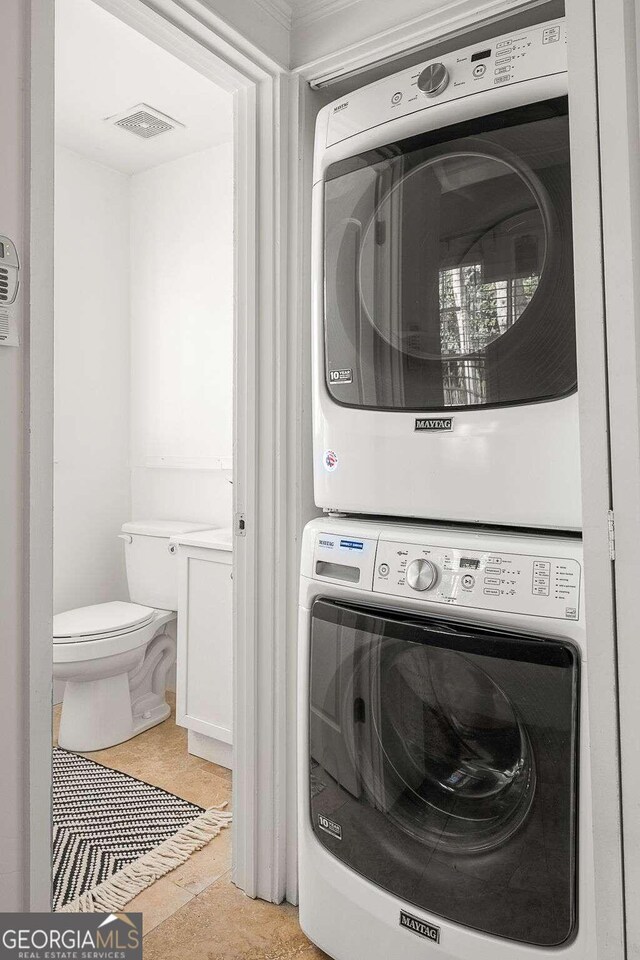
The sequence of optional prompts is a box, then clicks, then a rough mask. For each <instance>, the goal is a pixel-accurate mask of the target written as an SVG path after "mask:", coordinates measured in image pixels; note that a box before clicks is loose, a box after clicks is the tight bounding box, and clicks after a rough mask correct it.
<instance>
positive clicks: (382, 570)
mask: <svg viewBox="0 0 640 960" xmlns="http://www.w3.org/2000/svg"><path fill="white" fill-rule="evenodd" d="M378 573H379V574H380V576H381V577H388V576H389V564H388V563H381V564H380V566H379V567H378Z"/></svg>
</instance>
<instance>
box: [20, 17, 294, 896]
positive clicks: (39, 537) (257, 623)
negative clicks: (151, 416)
mask: <svg viewBox="0 0 640 960" xmlns="http://www.w3.org/2000/svg"><path fill="white" fill-rule="evenodd" d="M87 2H89V0H87ZM93 2H97V3H98V4H99V5H100V6H101V7H103V8H104V9H106V10H108V11H109V12H111V13H113V14H114V15H115V16H117V17H118V18H119V19H121V20H122V21H124V22H125V23H127V24H129V25H130V26H132V27H133V28H134V29H136V30H137V31H139V32H140V33H142V34H144V35H145V36H147V37H148V38H149V39H151V40H153V41H154V42H156V43H157V44H158V45H160V46H162V47H164V48H165V49H166V50H168V51H169V52H171V53H172V54H174V55H175V56H177V57H179V58H180V59H181V60H183V61H184V62H185V63H187V64H189V65H190V66H191V67H193V68H194V69H196V70H198V71H199V72H200V73H202V74H203V75H204V76H206V77H208V78H209V79H211V80H213V81H214V82H216V83H217V84H218V85H220V86H222V87H224V88H225V89H227V90H229V91H232V92H233V96H234V107H235V110H234V115H235V117H234V181H235V190H236V203H235V211H234V234H235V244H236V256H235V278H234V279H235V327H234V341H235V345H234V518H235V519H234V532H235V533H236V534H238V533H239V528H240V524H239V523H238V519H239V518H240V517H242V518H243V520H244V524H243V530H242V534H241V535H236V536H235V537H234V569H235V576H234V598H233V602H234V637H233V647H234V721H233V723H234V764H235V771H234V778H233V804H234V825H233V874H232V875H233V881H234V883H236V884H237V886H239V887H240V888H241V889H242V890H244V891H245V893H247V894H248V895H249V896H251V897H261V898H262V899H265V900H271V901H273V902H280V901H281V900H282V899H283V898H284V896H285V883H286V878H285V869H286V859H287V858H286V854H287V851H286V831H285V829H284V827H285V824H286V800H287V793H286V789H285V785H286V776H287V770H286V743H287V723H286V719H287V718H286V686H287V675H286V669H287V653H286V647H285V643H284V639H283V638H284V637H285V636H286V626H287V609H286V603H285V602H284V599H283V598H285V596H286V595H287V587H288V583H287V581H288V580H289V581H290V572H291V569H292V567H293V566H294V565H295V558H296V556H297V553H296V544H295V540H296V513H295V510H296V507H295V499H296V498H295V494H294V493H293V490H294V489H295V479H296V476H297V470H296V449H297V445H296V438H295V435H294V436H292V435H291V423H290V419H289V416H288V410H289V408H290V404H291V400H292V397H293V396H295V390H296V384H297V381H298V378H297V375H296V361H297V354H296V353H295V352H292V351H291V349H290V344H289V340H288V332H287V322H286V318H287V294H288V291H287V274H286V251H287V242H288V241H287V231H288V222H287V163H288V140H287V132H286V131H287V113H288V90H287V74H286V71H285V70H284V69H283V68H282V67H281V66H280V65H279V64H277V63H276V62H274V61H273V60H271V59H270V58H269V57H267V56H266V55H265V54H264V53H262V52H261V51H260V50H258V49H257V48H256V47H254V46H253V45H252V44H251V43H249V42H248V41H247V40H245V39H244V38H243V37H241V36H240V35H239V34H238V33H237V32H235V31H233V30H232V29H230V28H229V27H228V26H227V25H226V24H225V23H224V21H222V20H221V19H220V18H219V17H217V16H216V15H215V14H214V13H213V12H211V11H210V10H208V9H207V8H206V7H205V6H204V5H203V4H201V3H198V2H197V0H181V2H178V0H153V2H148V0H93ZM30 27H31V34H30V55H31V56H30V64H31V68H30V77H29V79H30V100H29V104H30V152H29V183H30V207H29V215H30V242H29V259H30V269H29V274H28V277H27V285H28V297H29V335H28V336H29V339H28V351H29V354H28V383H27V387H26V400H27V403H28V415H29V434H28V439H27V441H26V443H27V447H28V450H27V455H28V464H29V466H28V482H29V492H30V501H31V506H30V514H29V518H28V529H27V531H26V536H27V537H28V583H29V599H28V603H27V608H28V609H27V614H28V636H29V660H30V664H29V798H30V846H29V881H28V882H29V904H30V909H31V910H49V909H50V902H51V890H50V854H51V828H50V823H51V753H50V751H51V739H50V724H51V686H52V680H51V674H52V650H51V626H52V624H51V617H52V606H53V604H52V598H53V577H52V545H53V511H52V505H53V470H52V450H53V415H52V408H53V199H54V197H53V169H54V95H53V91H54V4H53V3H51V0H30ZM291 384H293V387H290V385H291Z"/></svg>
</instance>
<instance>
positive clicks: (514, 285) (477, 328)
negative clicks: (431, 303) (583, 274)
mask: <svg viewBox="0 0 640 960" xmlns="http://www.w3.org/2000/svg"><path fill="white" fill-rule="evenodd" d="M539 280H540V274H539V272H538V271H536V272H534V273H532V274H531V275H530V276H528V277H508V278H506V279H504V280H494V281H492V282H488V283H487V282H483V267H482V264H481V263H473V264H465V265H462V266H458V267H452V268H449V269H444V270H441V271H440V275H439V287H440V336H441V345H442V357H443V367H444V383H443V386H444V393H445V404H446V406H467V405H471V404H478V403H483V402H484V401H485V400H486V377H485V357H484V350H485V348H486V347H487V345H488V344H489V343H491V342H492V341H493V340H495V339H497V338H498V337H500V336H502V334H503V333H505V332H506V331H507V330H508V329H509V328H510V327H511V326H513V324H514V323H515V322H516V320H518V319H519V317H520V316H521V315H522V314H523V313H524V310H525V309H526V307H527V306H528V305H529V303H530V302H531V300H532V298H533V295H534V293H535V291H536V288H537V286H538V283H539Z"/></svg>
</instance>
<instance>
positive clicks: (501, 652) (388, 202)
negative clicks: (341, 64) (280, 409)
mask: <svg viewBox="0 0 640 960" xmlns="http://www.w3.org/2000/svg"><path fill="white" fill-rule="evenodd" d="M567 92H568V91H567V63H566V32H565V23H564V20H562V19H560V20H554V21H552V22H548V23H544V24H540V25H537V26H535V27H529V28H526V29H524V30H523V31H522V32H521V33H518V34H514V33H511V34H509V35H508V36H501V37H497V38H495V39H494V40H493V41H490V42H485V43H483V44H481V45H479V46H474V47H469V48H466V49H460V50H458V51H456V52H454V53H451V54H448V55H446V56H445V57H443V58H442V60H441V61H438V62H429V63H424V64H422V65H421V66H419V67H417V68H413V67H412V68H410V69H407V70H405V71H403V72H401V73H398V74H395V75H394V76H391V77H387V78H386V79H383V80H381V81H379V82H376V83H373V84H371V85H370V86H367V87H364V88H362V89H360V90H358V91H356V92H354V93H352V94H350V95H349V96H348V97H346V98H344V99H342V100H340V101H337V102H335V103H332V104H329V105H328V106H326V107H325V108H324V109H323V110H321V111H320V113H319V115H318V120H317V128H316V143H315V165H314V186H313V195H314V208H313V209H314V216H313V221H314V226H313V230H314V236H313V243H314V255H313V271H314V272H313V290H314V332H313V337H314V344H313V394H314V397H313V400H314V410H313V431H314V486H315V498H316V504H317V506H318V507H320V508H323V510H324V511H325V514H326V516H325V517H324V518H322V519H317V520H314V521H312V523H310V524H309V525H308V526H307V528H306V530H305V533H304V539H303V547H302V566H301V581H300V645H299V685H298V688H299V701H298V710H299V716H298V728H299V748H298V758H299V784H298V787H299V791H298V792H299V823H298V826H299V867H300V921H301V924H302V927H303V929H304V930H305V932H306V933H307V934H308V936H309V937H310V938H311V940H313V941H314V942H315V943H316V944H318V945H319V946H320V947H321V948H322V949H323V950H325V951H326V952H327V953H328V954H329V955H330V956H331V957H334V958H336V960H395V958H396V957H401V956H402V957H403V958H406V960H417V958H424V957H427V956H433V957H440V958H442V960H534V958H538V957H540V956H542V955H544V954H545V953H547V954H548V953H550V952H551V951H552V952H553V954H554V955H555V956H559V957H566V958H567V960H589V958H595V956H596V953H595V950H596V947H595V937H594V915H595V905H594V885H593V852H592V850H593V847H592V839H591V829H592V823H591V805H590V750H589V738H588V722H587V720H588V706H587V696H586V690H587V685H586V669H587V648H586V638H585V630H584V598H583V593H582V545H581V540H580V536H579V531H580V526H581V511H580V465H579V446H578V440H579V438H578V416H577V393H576V390H577V377H576V350H575V316H574V301H573V266H572V229H571V183H570V153H569V124H568V106H567ZM394 518H395V519H394Z"/></svg>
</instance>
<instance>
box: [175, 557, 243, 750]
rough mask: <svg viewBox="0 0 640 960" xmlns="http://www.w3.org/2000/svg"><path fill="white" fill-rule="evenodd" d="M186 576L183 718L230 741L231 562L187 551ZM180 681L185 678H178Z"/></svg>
mask: <svg viewBox="0 0 640 960" xmlns="http://www.w3.org/2000/svg"><path fill="white" fill-rule="evenodd" d="M185 560H186V571H185V572H186V577H185V578H184V579H183V581H182V586H183V597H182V599H183V600H184V605H183V606H182V607H181V611H180V621H181V622H180V625H179V632H180V638H179V639H180V645H179V656H180V655H181V654H182V656H183V658H184V659H183V663H182V668H181V669H180V670H179V676H180V677H181V682H182V684H183V685H184V686H183V689H182V690H179V691H178V700H179V704H180V706H181V714H182V715H181V716H179V718H178V722H180V723H182V724H183V725H184V726H186V727H189V729H191V730H196V731H197V732H198V733H202V734H205V735H206V736H209V737H215V738H216V739H218V740H222V741H224V742H225V743H231V742H232V739H231V723H232V713H233V701H232V692H233V674H232V658H233V640H232V581H231V571H232V567H231V564H230V563H229V562H228V561H227V562H219V561H217V560H214V559H211V560H209V559H203V558H202V557H201V556H200V557H195V556H188V557H186V558H185ZM179 683H180V681H179Z"/></svg>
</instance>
